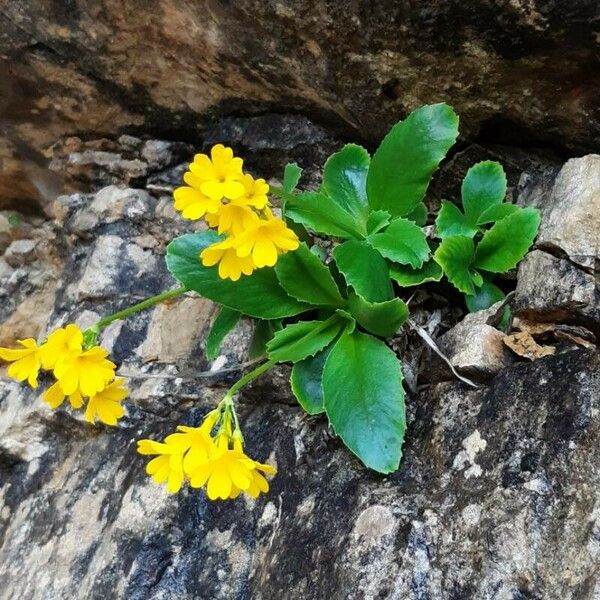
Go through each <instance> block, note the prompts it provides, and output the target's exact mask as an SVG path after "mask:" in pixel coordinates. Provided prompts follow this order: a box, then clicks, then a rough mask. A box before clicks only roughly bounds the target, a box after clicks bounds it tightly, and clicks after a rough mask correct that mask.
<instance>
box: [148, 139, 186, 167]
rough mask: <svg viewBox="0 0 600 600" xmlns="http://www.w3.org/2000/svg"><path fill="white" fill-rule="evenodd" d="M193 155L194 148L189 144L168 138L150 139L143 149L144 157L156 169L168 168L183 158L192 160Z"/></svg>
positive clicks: (149, 165)
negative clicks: (167, 139)
mask: <svg viewBox="0 0 600 600" xmlns="http://www.w3.org/2000/svg"><path fill="white" fill-rule="evenodd" d="M192 155H193V148H192V147H191V146H190V145H189V144H184V143H182V142H170V141H166V140H148V141H146V142H144V145H143V146H142V150H141V157H142V159H143V160H144V161H145V162H146V163H148V167H149V168H150V169H152V170H155V171H157V170H161V169H166V168H167V167H170V166H172V165H173V164H175V163H177V162H181V161H182V160H186V159H187V160H191V158H192Z"/></svg>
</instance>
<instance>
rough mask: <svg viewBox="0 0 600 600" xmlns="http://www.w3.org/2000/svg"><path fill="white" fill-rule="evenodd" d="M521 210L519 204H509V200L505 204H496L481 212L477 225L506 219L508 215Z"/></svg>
mask: <svg viewBox="0 0 600 600" xmlns="http://www.w3.org/2000/svg"><path fill="white" fill-rule="evenodd" d="M519 210H520V208H519V207H518V206H515V205H514V204H509V203H508V202H505V203H503V204H495V205H494V206H490V207H489V208H488V209H487V210H485V211H483V212H482V213H481V215H480V216H479V219H477V225H487V224H488V223H495V222H496V221H500V220H501V219H504V217H508V215H512V214H513V213H515V212H518V211H519Z"/></svg>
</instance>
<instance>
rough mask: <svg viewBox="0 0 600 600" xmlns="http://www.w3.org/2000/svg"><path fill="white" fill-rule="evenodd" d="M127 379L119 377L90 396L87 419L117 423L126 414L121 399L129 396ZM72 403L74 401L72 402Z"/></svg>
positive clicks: (91, 421) (108, 423)
mask: <svg viewBox="0 0 600 600" xmlns="http://www.w3.org/2000/svg"><path fill="white" fill-rule="evenodd" d="M124 384H125V380H124V379H123V378H122V377H117V379H115V380H114V381H113V382H112V383H110V384H109V385H107V386H106V387H105V388H104V389H103V390H102V391H101V392H98V393H97V394H94V395H93V396H91V397H90V399H89V400H88V403H87V407H86V409H85V420H86V421H88V423H94V422H95V420H96V418H98V420H99V421H101V422H102V423H105V424H106V425H116V424H117V421H118V420H119V419H120V418H121V417H122V416H123V415H124V414H125V410H124V409H123V407H122V406H121V401H122V400H125V398H127V388H126V387H125V385H124ZM71 404H72V403H71Z"/></svg>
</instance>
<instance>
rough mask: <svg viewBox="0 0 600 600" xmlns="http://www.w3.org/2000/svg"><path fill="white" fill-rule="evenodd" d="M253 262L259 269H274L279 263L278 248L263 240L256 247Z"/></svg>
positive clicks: (253, 252)
mask: <svg viewBox="0 0 600 600" xmlns="http://www.w3.org/2000/svg"><path fill="white" fill-rule="evenodd" d="M252 260H253V261H254V264H255V265H256V266H257V268H259V269H260V268H262V267H272V266H274V265H275V263H276V262H277V248H276V247H275V244H273V242H272V241H270V240H265V239H261V240H259V241H258V242H256V244H255V245H254V250H253V251H252Z"/></svg>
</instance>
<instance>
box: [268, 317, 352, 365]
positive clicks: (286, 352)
mask: <svg viewBox="0 0 600 600" xmlns="http://www.w3.org/2000/svg"><path fill="white" fill-rule="evenodd" d="M346 326H347V321H346V320H344V319H341V318H340V317H339V316H338V315H334V316H333V317H330V318H329V319H327V320H326V321H300V322H299V323H294V324H293V325H288V326H287V327H284V328H283V329H281V330H280V331H278V332H277V333H275V335H274V336H273V339H272V340H271V341H270V342H269V343H268V344H267V355H268V356H269V358H270V359H271V360H274V361H276V362H293V363H295V362H298V361H300V360H303V359H305V358H306V357H307V356H314V355H315V354H316V353H317V352H319V351H320V350H323V348H325V346H327V345H329V344H330V343H331V342H332V341H333V340H334V339H335V338H336V337H337V336H338V334H339V333H341V331H342V330H343V329H344V328H345V327H346Z"/></svg>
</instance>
